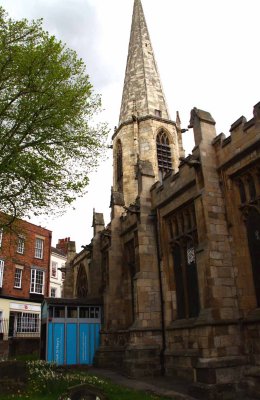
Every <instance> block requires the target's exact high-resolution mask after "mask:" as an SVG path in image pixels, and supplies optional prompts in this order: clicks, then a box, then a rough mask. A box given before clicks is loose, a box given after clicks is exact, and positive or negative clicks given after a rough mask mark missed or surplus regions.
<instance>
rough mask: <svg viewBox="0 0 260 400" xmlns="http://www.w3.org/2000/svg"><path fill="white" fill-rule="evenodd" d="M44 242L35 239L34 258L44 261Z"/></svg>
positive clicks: (40, 239)
mask: <svg viewBox="0 0 260 400" xmlns="http://www.w3.org/2000/svg"><path fill="white" fill-rule="evenodd" d="M43 243H44V240H43V239H42V238H38V237H37V238H35V248H34V257H35V258H39V259H43V246H44V244H43Z"/></svg>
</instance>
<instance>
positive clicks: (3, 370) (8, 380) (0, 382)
mask: <svg viewBox="0 0 260 400" xmlns="http://www.w3.org/2000/svg"><path fill="white" fill-rule="evenodd" d="M26 382H27V368H26V363H25V362H23V361H2V362H0V387H1V394H6V395H7V394H12V393H15V392H17V390H18V389H22V388H23V387H24V386H25V384H26Z"/></svg>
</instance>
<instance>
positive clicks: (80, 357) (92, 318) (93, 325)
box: [46, 305, 101, 365]
mask: <svg viewBox="0 0 260 400" xmlns="http://www.w3.org/2000/svg"><path fill="white" fill-rule="evenodd" d="M46 316H47V318H46V320H47V327H46V328H47V332H46V333H47V335H46V342H47V343H46V360H47V361H48V362H55V363H56V364H58V365H75V364H88V365H92V364H93V359H94V355H95V352H96V350H97V349H98V347H99V344H100V334H99V332H100V327H101V307H99V306H77V307H70V306H61V305H53V306H49V307H48V312H47V315H46Z"/></svg>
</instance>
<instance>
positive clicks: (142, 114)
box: [66, 0, 260, 400]
mask: <svg viewBox="0 0 260 400" xmlns="http://www.w3.org/2000/svg"><path fill="white" fill-rule="evenodd" d="M189 128H193V133H194V140H195V147H194V149H193V150H192V154H191V155H189V156H188V157H186V158H185V157H184V152H183V147H182V139H181V134H182V129H181V127H180V119H179V116H178V114H177V118H176V122H174V121H172V120H171V119H170V117H169V113H168V110H167V106H166V101H165V97H164V94H163V90H162V85H161V82H160V77H159V73H158V69H157V65H156V62H155V57H154V53H153V49H152V44H151V40H150V37H149V33H148V29H147V25H146V22H145V17H144V13H143V9H142V4H141V1H140V0H134V10H133V18H132V28H131V36H130V43H129V51H128V58H127V66H126V73H125V82H124V88H123V95H122V104H121V111H120V117H119V124H118V127H117V128H116V129H115V132H114V135H113V187H112V193H111V204H110V207H111V221H110V223H109V224H108V225H107V226H105V224H104V220H103V215H102V214H100V213H96V212H95V210H94V212H93V234H94V237H93V239H92V241H91V243H90V244H89V245H87V246H84V249H83V250H82V251H81V252H80V253H79V254H77V255H76V256H75V258H74V259H72V260H71V261H70V263H69V265H68V266H67V275H66V279H67V278H68V279H69V281H70V282H69V283H70V285H71V291H70V294H69V295H70V296H71V293H73V297H84V301H86V298H85V297H87V299H89V300H91V298H96V299H98V301H99V304H100V305H101V304H102V305H103V313H104V315H103V323H102V330H101V345H100V347H99V349H98V351H97V352H96V354H95V364H96V365H97V366H99V367H108V368H110V369H113V368H114V369H117V370H120V371H122V372H123V373H125V374H127V375H129V376H133V377H139V376H143V375H160V374H164V373H165V374H166V375H168V376H171V377H173V378H174V377H178V378H184V379H186V380H187V381H189V382H190V389H189V390H190V393H191V394H192V395H193V396H194V397H197V398H199V399H201V398H207V399H211V400H220V399H221V400H222V399H224V398H229V399H237V398H238V393H239V391H241V390H243V391H248V393H250V394H253V395H255V396H256V397H257V396H258V398H259V396H260V386H259V376H260V278H259V276H260V274H259V271H260V269H259V268H260V264H259V260H260V250H259V249H260V233H259V232H260V103H258V104H256V105H255V106H254V114H253V118H252V119H250V120H249V121H247V120H246V118H245V117H244V116H242V117H240V118H238V120H237V121H235V122H233V123H232V125H231V128H230V135H229V136H228V137H225V135H224V134H223V133H222V134H220V135H218V136H216V129H215V120H214V119H213V118H212V116H211V114H210V113H209V112H207V111H203V110H200V109H197V108H194V109H193V110H192V111H191V119H190V125H189ZM180 160H181V162H180ZM82 277H85V278H84V279H82ZM72 286H73V287H72ZM83 295H84V296H83ZM220 394H221V396H222V394H223V396H222V397H221V396H220ZM225 396H226V397H225ZM241 398H242V397H241ZM243 398H244V397H243Z"/></svg>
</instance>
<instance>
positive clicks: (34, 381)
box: [0, 361, 167, 400]
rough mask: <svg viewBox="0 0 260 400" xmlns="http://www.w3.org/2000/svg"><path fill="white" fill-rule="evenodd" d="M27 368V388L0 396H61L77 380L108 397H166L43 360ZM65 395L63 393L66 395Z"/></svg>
mask: <svg viewBox="0 0 260 400" xmlns="http://www.w3.org/2000/svg"><path fill="white" fill-rule="evenodd" d="M27 366H28V372H29V383H28V387H27V389H26V391H20V390H19V391H18V392H17V393H15V394H10V395H9V396H7V395H5V396H4V397H2V396H1V395H0V400H11V399H20V400H25V399H29V400H36V399H37V400H44V399H46V400H54V399H55V400H57V399H58V398H59V399H63V398H64V396H62V395H63V394H64V393H66V391H67V389H68V388H70V387H73V386H76V385H79V384H88V385H91V387H93V388H96V389H98V390H100V391H102V392H103V393H104V395H105V396H106V397H107V399H108V400H118V399H124V400H133V399H134V400H167V399H166V398H163V397H159V396H156V395H154V394H147V393H144V392H141V391H136V390H132V389H128V388H124V387H121V386H119V385H115V384H113V383H111V382H110V381H108V380H105V379H103V378H99V377H97V376H95V375H89V374H87V373H86V372H83V371H78V370H77V371H75V370H73V369H72V370H68V371H67V372H64V370H62V371H59V369H57V367H56V366H55V364H51V363H47V362H45V361H29V362H27ZM65 398H66V395H65Z"/></svg>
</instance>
